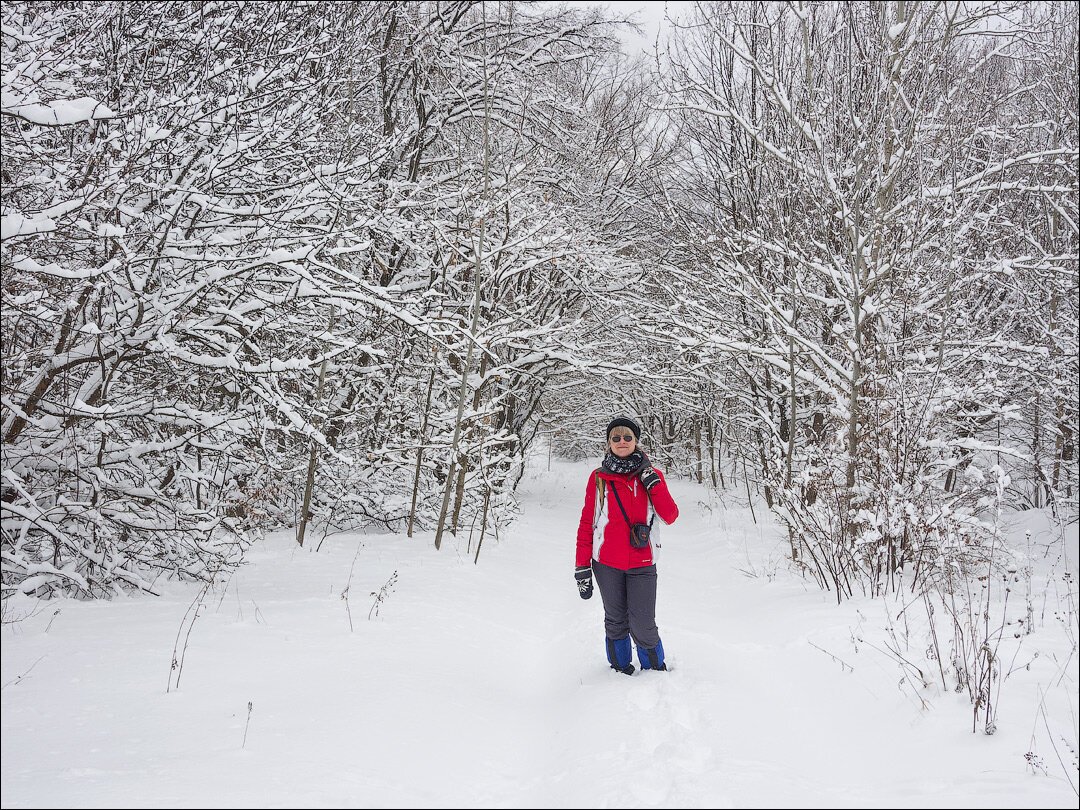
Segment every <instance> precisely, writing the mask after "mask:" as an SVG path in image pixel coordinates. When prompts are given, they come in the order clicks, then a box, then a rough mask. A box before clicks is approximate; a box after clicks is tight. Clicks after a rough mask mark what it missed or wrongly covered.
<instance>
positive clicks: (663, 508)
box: [574, 417, 679, 675]
mask: <svg viewBox="0 0 1080 810" xmlns="http://www.w3.org/2000/svg"><path fill="white" fill-rule="evenodd" d="M640 438H641V428H639V427H638V425H637V423H636V422H635V421H634V420H632V419H627V418H625V417H618V418H616V419H612V420H611V423H610V424H609V425H608V429H607V453H605V454H604V462H603V464H601V465H600V467H599V468H598V469H596V470H594V471H593V473H592V475H591V476H590V477H589V485H588V487H587V488H586V490H585V507H584V508H583V509H582V510H581V523H580V524H579V525H578V535H577V568H576V569H575V571H574V578H575V579H576V580H577V585H578V593H579V594H580V595H581V598H582V599H588V598H589V597H590V596H592V591H593V583H592V580H593V576H595V577H596V582H597V584H598V585H599V586H600V597H601V599H603V601H604V630H605V634H606V636H607V659H608V663H609V664H611V668H612V669H615V670H618V671H619V672H624V673H626V674H627V675H633V674H634V665H633V664H632V663H631V660H632V658H633V655H632V653H631V650H630V637H631V636H632V637H633V639H634V643H635V644H637V649H638V661H639V662H640V663H641V668H642V669H656V670H667V666H665V664H664V646H663V645H662V644H661V643H660V632H659V631H658V630H657V628H656V564H655V563H654V562H653V548H652V539H651V538H650V537H649V536H648V530H647V529H645V528H644V527H646V526H649V527H650V528H651V524H652V520H651V516H652V515H654V514H655V515H659V516H660V519H661V520H663V521H664V522H665V523H674V522H675V518H677V517H678V516H679V507H677V506H676V505H675V501H674V500H672V498H671V493H670V492H668V488H667V483H666V482H665V481H664V476H663V475H661V474H660V471H659V470H656V469H653V466H652V464H650V463H649V458H648V456H646V455H645V453H644V452H642V450H641V449H640V448H639V447H638V441H639V439H640ZM605 503H606V505H607V513H606V515H605V514H604V505H605ZM601 516H604V529H603V534H602V537H601V541H600V546H599V548H598V549H597V551H596V557H595V558H594V557H593V537H594V533H595V530H596V527H597V525H598V524H599V523H600V518H601ZM635 524H637V525H636V526H635Z"/></svg>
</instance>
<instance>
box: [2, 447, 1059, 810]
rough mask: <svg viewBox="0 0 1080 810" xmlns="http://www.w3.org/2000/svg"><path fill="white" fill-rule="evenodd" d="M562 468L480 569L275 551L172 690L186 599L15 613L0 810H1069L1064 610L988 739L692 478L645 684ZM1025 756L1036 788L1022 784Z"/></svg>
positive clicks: (1034, 645) (183, 591)
mask: <svg viewBox="0 0 1080 810" xmlns="http://www.w3.org/2000/svg"><path fill="white" fill-rule="evenodd" d="M546 463H547V462H546V459H545V458H543V456H539V457H538V458H537V460H535V461H534V462H533V466H532V467H531V468H530V470H529V472H528V473H527V474H526V477H525V479H524V481H523V484H522V490H521V499H522V514H521V517H520V519H519V520H518V521H517V522H516V523H514V524H513V525H512V526H511V527H510V528H509V529H508V530H507V531H506V532H505V533H504V534H503V535H502V536H501V537H500V538H499V540H498V541H496V540H495V539H494V538H493V537H491V536H490V535H489V536H488V537H487V538H485V540H484V545H483V548H482V550H481V553H480V560H479V564H478V565H474V564H473V562H472V554H473V553H475V550H476V548H475V538H474V542H473V544H472V546H471V548H470V547H469V538H468V535H467V533H465V532H462V533H461V534H460V535H459V536H458V537H456V538H455V537H447V538H445V539H444V545H443V549H442V551H440V552H436V551H435V550H434V549H433V548H432V540H433V533H432V532H429V533H426V534H423V535H417V536H416V537H414V538H413V539H409V538H406V537H404V536H403V535H375V534H368V535H363V534H332V535H330V536H328V537H327V538H326V539H325V541H324V542H323V543H322V549H321V551H319V552H318V553H314V552H312V551H310V550H309V549H299V548H297V547H296V546H295V543H294V542H293V538H292V534H291V533H288V532H280V533H275V534H272V535H270V536H268V537H267V539H266V540H265V541H264V542H261V543H260V544H258V545H257V546H255V547H254V548H253V550H252V551H251V552H250V553H249V557H248V560H247V563H246V565H245V566H244V567H243V568H241V569H240V570H239V571H238V572H237V573H236V574H235V575H234V576H232V578H231V579H230V580H229V581H228V583H227V586H226V587H218V588H217V589H215V591H214V592H213V593H211V594H210V595H209V596H208V597H207V598H206V599H205V600H204V606H203V609H202V611H201V614H200V616H199V617H198V619H197V620H196V621H195V622H194V626H193V628H192V629H191V632H190V637H189V641H188V645H187V650H186V656H185V657H184V664H183V669H182V670H181V671H180V672H179V673H176V672H170V668H169V664H170V661H171V659H172V656H173V648H174V644H175V643H177V639H178V638H179V644H180V647H181V648H182V647H183V645H184V639H185V636H184V634H185V633H186V632H187V625H186V624H184V623H183V617H184V615H185V611H187V609H188V608H189V606H190V605H191V604H192V601H193V599H195V597H196V596H197V594H198V593H199V588H198V586H196V585H193V584H178V583H171V584H168V585H164V586H163V593H164V595H163V596H161V597H159V598H150V597H127V598H120V599H117V600H115V601H113V602H111V603H104V602H76V601H63V600H58V601H52V602H33V601H30V600H28V599H27V600H24V601H12V602H10V603H9V605H8V606H7V608H6V615H5V616H4V626H3V658H2V682H3V691H2V708H3V712H2V727H3V746H2V765H3V768H2V772H3V789H2V793H3V795H2V803H3V805H4V807H27V806H79V807H104V806H109V807H114V806H121V807H122V806H132V805H149V804H153V805H154V806H161V807H179V806H215V807H249V806H346V805H347V806H378V807H381V806H388V807H390V806H392V807H416V806H431V805H438V806H478V807H495V806H514V807H518V806H536V807H541V806H542V807H596V806H603V807H636V806H652V805H660V806H674V807H679V806H692V807H726V806H822V807H826V806H828V807H847V806H901V805H902V806H906V807H910V806H919V805H926V806H938V807H940V806H953V805H955V806H959V807H971V806H979V807H1075V806H1076V797H1075V794H1074V793H1073V792H1072V790H1071V789H1070V787H1069V785H1068V784H1067V783H1066V781H1065V779H1064V772H1063V771H1062V770H1061V769H1060V768H1059V767H1058V766H1057V764H1056V761H1055V759H1054V754H1053V751H1052V749H1051V747H1050V744H1049V742H1048V741H1047V740H1048V737H1047V735H1046V734H1045V733H1043V732H1041V730H1040V728H1038V727H1037V726H1036V719H1037V713H1038V705H1039V698H1040V695H1041V694H1044V695H1045V698H1044V705H1045V706H1046V707H1047V713H1048V715H1049V718H1050V724H1051V728H1053V729H1054V730H1055V733H1057V732H1060V733H1061V734H1062V735H1063V736H1064V737H1066V738H1068V737H1070V735H1071V739H1072V740H1073V741H1075V739H1076V737H1075V733H1076V732H1075V730H1074V729H1072V728H1071V727H1070V725H1069V724H1070V722H1075V721H1069V720H1068V719H1064V720H1062V718H1068V716H1069V715H1068V709H1067V708H1063V702H1064V703H1071V705H1072V710H1073V715H1072V716H1073V717H1075V698H1076V676H1077V668H1076V657H1075V655H1071V656H1070V654H1069V651H1070V647H1069V641H1068V639H1067V638H1065V633H1064V632H1063V631H1062V630H1061V627H1062V625H1061V623H1060V622H1058V621H1056V620H1055V618H1054V617H1053V615H1052V614H1053V613H1054V611H1055V610H1057V607H1056V606H1055V599H1056V597H1055V595H1054V593H1052V592H1050V593H1049V596H1048V597H1047V598H1048V600H1049V601H1048V602H1047V603H1046V604H1045V605H1044V606H1043V615H1044V620H1043V622H1042V625H1041V626H1039V627H1038V629H1037V632H1036V633H1035V634H1034V635H1033V636H1029V637H1026V640H1025V641H1024V645H1025V646H1024V648H1023V651H1022V653H1021V655H1020V657H1018V658H1017V659H1016V661H1017V666H1016V671H1014V672H1013V674H1012V675H1011V676H1010V677H1009V678H1008V680H1007V682H1006V683H1005V684H1004V686H1003V688H1002V690H1001V695H1000V704H999V715H998V732H997V733H996V734H995V735H994V736H986V735H984V734H982V733H981V732H980V733H976V734H973V733H972V732H971V708H970V704H969V702H968V699H967V696H966V695H956V694H953V693H951V692H948V693H945V692H942V690H941V689H940V686H939V687H938V688H937V689H935V688H934V687H933V686H931V687H927V688H922V687H919V688H915V687H913V685H912V684H910V683H906V682H902V681H901V682H899V683H898V681H900V677H901V673H900V670H899V669H898V668H897V666H896V664H895V663H894V662H893V661H891V660H890V659H889V658H888V657H887V656H885V655H883V654H880V653H879V652H876V651H875V650H874V649H873V648H872V647H871V646H870V644H875V645H877V646H879V647H880V646H881V638H879V637H878V636H876V635H875V633H877V634H881V633H882V632H883V631H882V630H881V627H882V625H883V622H884V621H885V620H886V617H885V615H884V614H885V613H886V610H887V609H888V610H889V611H891V614H892V615H894V616H895V614H896V609H895V605H892V606H890V605H889V604H888V603H885V602H882V601H881V600H877V601H874V600H869V599H866V600H859V599H855V600H852V601H850V602H847V603H845V604H843V605H841V606H837V605H836V604H835V600H834V599H833V597H832V595H831V594H829V593H825V592H821V591H819V590H818V589H817V588H816V586H814V585H813V584H812V583H810V582H807V581H804V580H802V579H800V578H798V577H797V576H796V575H795V574H793V573H792V572H790V571H789V570H788V567H787V564H786V563H785V562H784V558H783V551H784V548H785V546H786V539H785V537H784V536H783V534H782V533H781V532H780V530H779V529H778V527H777V526H775V525H773V524H772V523H769V522H767V512H766V510H765V509H764V508H763V507H759V508H758V509H757V510H756V515H757V519H758V521H761V522H760V523H759V524H755V523H754V521H753V518H752V517H751V515H750V513H749V511H748V510H747V509H746V508H745V504H742V505H740V504H739V502H737V501H736V500H735V495H734V494H733V493H734V490H729V491H728V493H727V494H726V495H724V496H723V497H722V499H720V498H718V497H717V496H716V495H714V494H710V493H709V492H708V491H707V490H706V489H705V488H703V487H700V486H698V485H696V484H692V483H688V482H686V481H680V480H675V481H673V482H672V490H673V494H674V496H675V498H676V500H677V502H678V503H679V505H680V509H681V513H682V514H681V517H680V519H679V521H678V522H677V523H676V524H675V525H674V526H672V527H671V528H669V529H667V530H666V531H665V533H664V537H663V549H662V552H661V556H660V561H659V574H660V584H659V588H660V590H659V600H658V609H657V610H658V612H657V619H658V624H659V626H660V631H661V635H662V637H663V640H664V646H665V649H666V650H667V652H668V656H669V662H670V663H671V665H672V671H671V672H669V673H656V672H638V673H635V674H634V675H633V676H632V677H629V678H628V677H626V676H624V675H621V674H618V673H615V672H613V671H611V670H610V669H608V667H607V664H606V662H605V660H604V653H603V627H602V608H601V604H600V599H599V597H598V596H596V597H594V598H593V599H592V600H590V601H588V602H582V601H581V600H580V599H579V598H578V596H577V593H576V589H575V587H574V583H573V578H572V570H573V548H574V535H575V531H576V526H577V520H578V516H579V512H580V502H581V498H582V493H583V492H584V482H585V481H586V480H587V479H588V475H589V470H590V469H591V468H592V466H593V465H592V464H591V463H590V462H583V463H580V464H571V463H560V462H559V461H558V460H553V461H552V462H551V470H550V472H549V471H548V470H547V469H546ZM1032 514H1034V515H1036V517H1037V518H1038V519H1043V518H1042V517H1041V515H1042V513H1032ZM1023 529H1028V530H1031V531H1032V538H1033V543H1034V546H1035V548H1036V549H1038V548H1044V549H1045V551H1044V552H1040V554H1042V555H1043V556H1039V555H1038V554H1035V555H1033V556H1036V557H1039V560H1040V561H1041V563H1040V564H1044V563H1045V565H1046V566H1049V567H1050V568H1053V567H1054V566H1057V565H1059V564H1060V563H1061V559H1063V557H1062V549H1061V548H1060V545H1061V544H1060V543H1058V545H1057V546H1055V545H1054V541H1053V536H1054V527H1053V526H1052V525H1051V524H1049V523H1044V524H1039V523H1038V522H1037V520H1036V519H1032V518H1027V517H1022V520H1021V522H1020V523H1019V524H1018V527H1014V530H1013V533H1014V534H1016V532H1020V533H1021V535H1022V530H1023ZM1069 532H1070V533H1069V537H1070V541H1071V542H1072V544H1073V548H1072V551H1071V553H1072V556H1071V558H1070V560H1071V561H1070V562H1069V563H1068V564H1069V565H1070V566H1071V567H1075V559H1076V558H1075V535H1076V532H1075V526H1074V527H1072V528H1071V529H1070V530H1069ZM320 537H321V533H316V534H315V535H310V534H309V538H310V539H311V541H312V542H311V543H309V545H318V544H319V540H320ZM1040 544H1042V545H1040ZM1055 549H1056V551H1055ZM1055 555H1056V556H1055ZM1044 557H1045V559H1044ZM1059 558H1061V559H1059ZM1055 570H1056V569H1055ZM350 572H351V577H352V579H351V582H350V581H349V577H350ZM395 574H396V581H395V582H393V584H392V585H388V583H389V582H390V581H391V579H392V578H393V577H394V575H395ZM1073 576H1074V577H1075V574H1074V575H1073ZM1074 582H1075V579H1074ZM158 585H159V587H161V586H162V583H161V582H159V583H158ZM384 586H386V589H385V591H384V598H383V599H382V601H381V602H380V604H379V605H378V609H379V612H378V615H377V616H376V615H374V613H372V617H371V618H370V619H369V618H368V613H369V610H371V609H372V607H373V603H374V601H375V594H377V593H379V592H380V589H383V588H384ZM346 587H348V594H349V599H348V600H347V601H346V600H345V599H343V598H342V593H343V591H345V589H346ZM1018 601H1021V600H1018ZM347 611H348V612H347ZM350 612H351V622H352V629H351V630H350V617H349V613H350ZM1036 612H1037V613H1038V608H1037V610H1036ZM27 613H32V615H26V614H27ZM20 617H22V618H21V620H16V619H19V618H20ZM178 631H183V632H181V633H180V635H179V636H178ZM1035 649H1037V650H1039V651H1040V652H1041V655H1040V656H1039V657H1038V658H1036V659H1033V661H1032V662H1031V664H1030V667H1029V669H1024V667H1023V666H1022V665H1023V662H1024V661H1027V660H1028V658H1029V657H1030V653H1031V652H1032V651H1033V650H1035ZM916 653H918V650H913V651H912V655H913V656H914V655H915V654H916ZM1010 654H1011V653H1010ZM1067 661H1070V662H1071V663H1067ZM177 674H179V687H178V688H175V687H174V688H173V689H172V690H171V691H166V689H167V686H169V685H170V684H175V678H176V675H177ZM170 675H172V676H173V678H172V679H170ZM1055 678H1057V679H1059V680H1063V685H1062V686H1054V681H1055ZM921 700H925V701H926V702H927V703H928V704H929V705H930V706H931V708H925V709H924V708H923V707H922V706H921V703H920V701H921ZM249 703H250V706H251V710H250V718H249V711H248V706H249ZM1039 722H1040V723H1041V719H1040V720H1039ZM1062 722H1063V723H1064V725H1062ZM1055 723H1056V724H1057V725H1055ZM1033 729H1035V733H1034V734H1033ZM1040 734H1042V737H1041V738H1040V737H1039V735H1040ZM245 737H246V741H245ZM1036 738H1038V739H1036ZM1038 740H1041V743H1039V742H1038ZM1037 743H1038V744H1039V745H1040V746H1041V747H1039V748H1038V753H1039V754H1040V755H1041V756H1042V757H1043V758H1044V760H1045V763H1046V765H1045V768H1046V771H1047V773H1045V774H1044V773H1042V772H1039V773H1035V774H1033V773H1031V772H1030V771H1029V769H1028V768H1027V764H1026V762H1025V759H1024V754H1025V753H1026V752H1028V751H1029V750H1032V748H1033V746H1034V745H1036V744H1037ZM1074 744H1075V743H1074ZM1058 746H1059V748H1060V750H1061V751H1062V754H1063V756H1066V757H1068V756H1069V754H1068V751H1067V750H1065V749H1064V747H1063V746H1062V743H1061V742H1058ZM1074 778H1075V777H1074Z"/></svg>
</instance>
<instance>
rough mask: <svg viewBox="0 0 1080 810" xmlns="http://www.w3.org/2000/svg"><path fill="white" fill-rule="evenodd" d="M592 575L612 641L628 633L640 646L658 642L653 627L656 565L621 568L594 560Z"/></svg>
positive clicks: (649, 646) (657, 633) (605, 627)
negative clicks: (602, 603)
mask: <svg viewBox="0 0 1080 810" xmlns="http://www.w3.org/2000/svg"><path fill="white" fill-rule="evenodd" d="M592 567H593V576H594V577H596V584H597V585H598V586H599V587H600V598H601V599H603V600H604V631H605V633H606V634H607V637H608V638H610V639H613V640H618V639H622V638H626V636H627V633H629V634H630V635H631V636H633V638H634V643H635V644H637V645H638V646H639V647H643V648H646V649H652V648H653V647H655V646H656V645H657V644H659V643H660V631H659V630H657V628H656V566H655V565H646V566H644V567H643V568H631V569H630V570H629V571H620V570H619V569H618V568H612V567H611V566H610V565H604V564H603V563H602V562H599V561H598V560H593V564H592Z"/></svg>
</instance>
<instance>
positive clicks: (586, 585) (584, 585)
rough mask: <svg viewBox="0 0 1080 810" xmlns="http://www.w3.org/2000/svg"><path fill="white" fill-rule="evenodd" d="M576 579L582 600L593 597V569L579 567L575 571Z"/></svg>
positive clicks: (583, 566)
mask: <svg viewBox="0 0 1080 810" xmlns="http://www.w3.org/2000/svg"><path fill="white" fill-rule="evenodd" d="M574 579H576V580H577V592H578V595H579V596H580V597H581V598H582V599H588V598H589V597H590V596H592V569H591V568H590V567H589V566H587V565H579V566H578V567H577V568H575V569H574Z"/></svg>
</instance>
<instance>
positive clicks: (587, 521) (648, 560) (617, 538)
mask: <svg viewBox="0 0 1080 810" xmlns="http://www.w3.org/2000/svg"><path fill="white" fill-rule="evenodd" d="M653 469H655V467H654V468H653ZM656 472H657V474H659V475H660V483H658V484H657V485H656V486H654V487H653V488H652V492H649V493H647V494H646V492H645V487H644V486H642V483H641V481H639V480H638V477H637V474H636V473H635V474H632V475H619V474H617V473H609V472H606V471H604V470H602V469H598V470H594V471H593V473H592V474H591V475H590V476H589V484H588V486H587V487H586V489H585V506H584V508H583V509H582V510H581V522H580V523H579V524H578V533H577V565H578V566H582V565H589V564H590V563H591V561H592V557H593V533H594V530H595V528H596V527H598V526H601V525H602V526H603V534H602V535H601V539H600V548H599V549H598V550H597V552H596V558H597V559H598V560H600V562H602V563H603V564H604V565H610V566H611V567H612V568H618V569H620V570H622V571H628V570H629V569H631V568H641V567H642V566H645V565H652V564H653V549H652V543H651V542H650V543H649V545H648V546H647V547H646V548H634V547H633V546H631V545H630V526H629V524H627V522H626V519H625V518H624V517H623V513H622V510H620V509H619V504H618V503H617V502H616V501H615V498H614V496H612V494H611V488H612V487H616V488H617V489H618V492H619V498H620V499H621V501H622V505H623V509H625V510H626V514H627V515H628V516H629V517H630V522H631V523H648V522H649V518H650V516H651V512H652V510H655V511H656V514H657V515H658V516H659V518H660V519H661V520H662V521H664V523H674V522H675V518H677V517H678V516H679V507H677V506H676V505H675V501H673V500H672V498H671V493H670V492H668V487H667V481H665V480H664V476H663V474H662V473H661V472H660V471H659V470H656ZM598 482H599V483H598ZM601 486H602V487H603V490H604V495H603V501H602V502H601V500H600V497H599V489H600V487H601ZM650 497H651V498H652V509H650V508H649V499H650ZM601 512H606V513H607V514H606V515H602V514H601Z"/></svg>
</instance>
